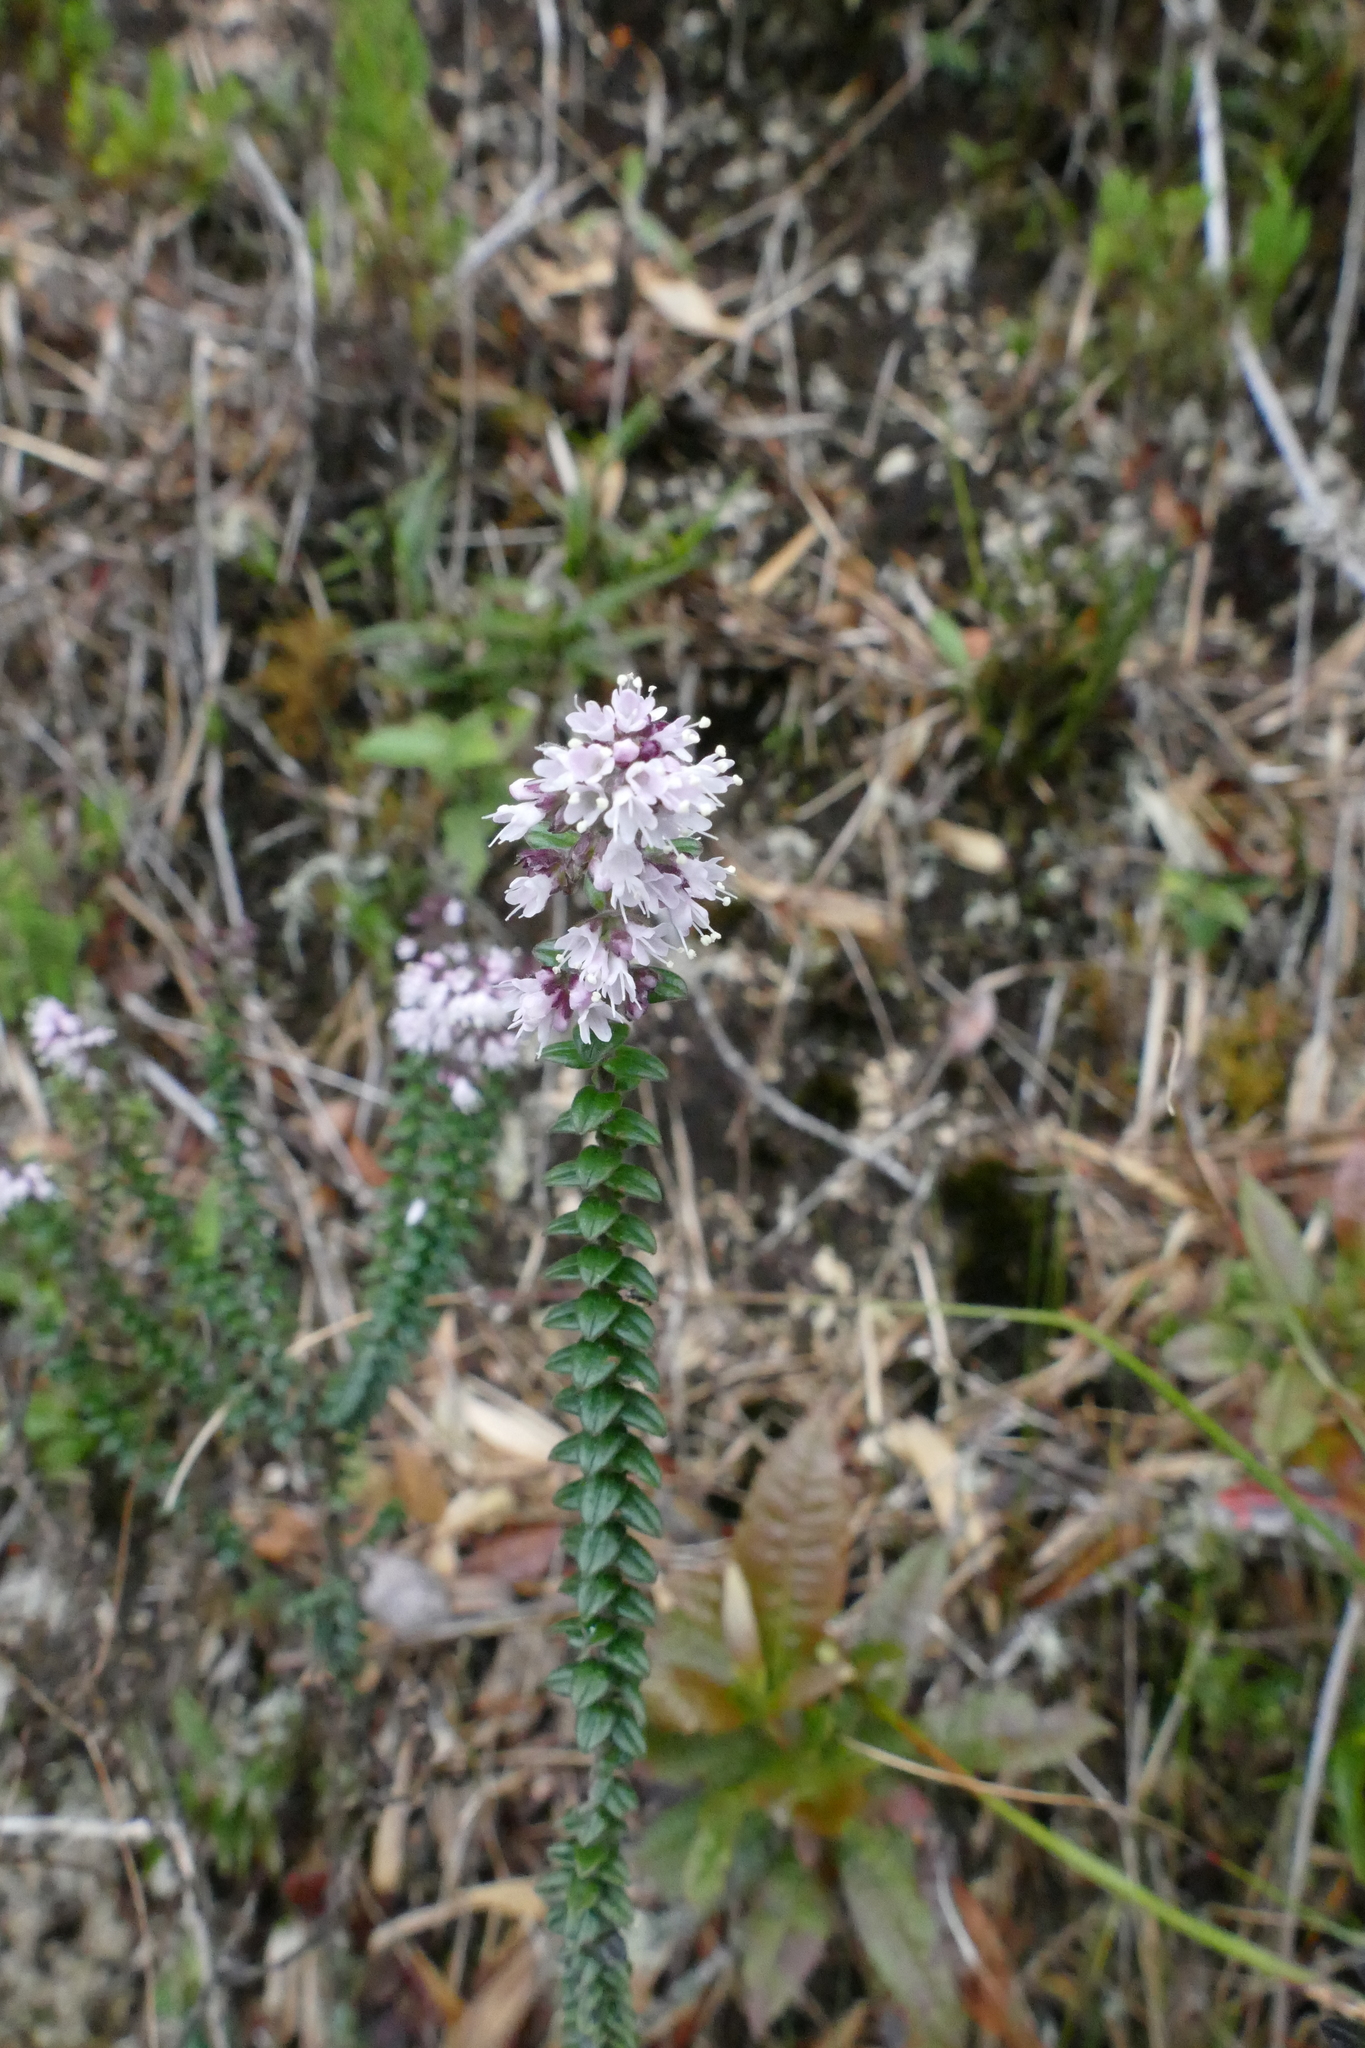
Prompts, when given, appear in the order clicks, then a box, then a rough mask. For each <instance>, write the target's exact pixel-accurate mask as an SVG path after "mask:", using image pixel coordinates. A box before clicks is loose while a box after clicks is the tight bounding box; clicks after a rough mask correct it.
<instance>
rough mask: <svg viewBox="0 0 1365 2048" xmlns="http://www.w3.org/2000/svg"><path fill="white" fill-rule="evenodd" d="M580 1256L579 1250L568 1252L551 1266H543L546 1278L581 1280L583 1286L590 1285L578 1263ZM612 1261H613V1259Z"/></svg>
mask: <svg viewBox="0 0 1365 2048" xmlns="http://www.w3.org/2000/svg"><path fill="white" fill-rule="evenodd" d="M582 1256H583V1254H582V1253H581V1252H570V1253H569V1254H568V1255H567V1257H565V1258H562V1259H556V1260H555V1262H554V1264H553V1265H552V1266H547V1267H546V1268H545V1278H546V1279H547V1280H574V1281H582V1282H583V1283H584V1285H585V1286H586V1285H590V1284H591V1283H590V1282H589V1281H588V1280H587V1279H586V1277H585V1275H584V1272H583V1269H582V1267H581V1266H580V1265H579V1263H578V1262H579V1260H580V1259H581V1258H582ZM614 1263H615V1261H613V1264H614Z"/></svg>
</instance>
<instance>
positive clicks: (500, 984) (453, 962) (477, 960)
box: [389, 897, 518, 1110]
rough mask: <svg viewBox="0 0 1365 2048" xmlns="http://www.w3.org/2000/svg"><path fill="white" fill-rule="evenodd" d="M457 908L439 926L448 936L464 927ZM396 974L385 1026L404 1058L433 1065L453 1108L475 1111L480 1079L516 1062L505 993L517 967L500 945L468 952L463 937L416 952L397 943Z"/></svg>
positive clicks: (407, 942)
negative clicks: (398, 970)
mask: <svg viewBox="0 0 1365 2048" xmlns="http://www.w3.org/2000/svg"><path fill="white" fill-rule="evenodd" d="M464 915H465V913H464V905H463V904H462V903H460V902H458V901H456V899H455V898H453V897H452V898H451V900H450V901H449V902H448V903H447V904H445V906H444V907H443V909H442V911H441V922H442V923H443V924H444V925H445V926H446V927H448V928H449V929H451V930H458V929H459V927H460V926H461V925H462V924H463V923H464ZM397 952H398V958H399V960H400V961H402V962H403V963H404V964H403V968H402V971H401V973H400V974H399V976H398V984H397V987H396V989H395V991H394V1009H393V1015H392V1017H391V1018H390V1020H389V1028H390V1030H391V1031H392V1033H393V1036H394V1039H395V1041H396V1042H397V1044H398V1045H399V1046H400V1047H401V1048H402V1050H403V1051H404V1052H414V1053H420V1054H423V1055H424V1056H426V1057H427V1058H430V1059H434V1060H437V1061H439V1063H440V1074H441V1079H442V1081H443V1082H444V1083H445V1084H446V1086H447V1087H448V1088H449V1090H450V1099H451V1101H452V1102H453V1103H454V1104H455V1107H456V1108H457V1109H461V1110H474V1109H477V1108H478V1107H479V1104H480V1102H481V1101H482V1100H483V1097H482V1096H481V1094H480V1092H479V1087H478V1082H479V1079H480V1077H481V1076H482V1075H484V1074H496V1073H502V1072H505V1070H506V1069H507V1068H508V1067H512V1066H515V1065H516V1063H517V1058H518V1051H517V1040H516V1035H515V1033H514V1032H513V1031H512V1030H511V1028H510V1025H511V1016H512V998H511V996H510V995H509V994H508V993H507V990H508V988H509V985H510V981H511V977H512V976H513V974H514V973H515V972H516V968H517V965H518V961H517V956H516V955H515V953H509V952H508V951H507V949H506V947H504V946H489V947H487V948H486V949H485V950H484V951H482V952H475V950H474V948H473V947H472V946H470V945H468V944H467V943H466V942H465V941H464V940H463V939H455V938H442V939H441V940H440V941H439V942H438V943H436V944H434V945H428V946H423V945H421V944H420V943H419V941H418V940H416V939H400V940H399V942H398V947H397Z"/></svg>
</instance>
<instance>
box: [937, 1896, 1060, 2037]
mask: <svg viewBox="0 0 1365 2048" xmlns="http://www.w3.org/2000/svg"><path fill="white" fill-rule="evenodd" d="M953 1898H954V1901H955V1902H956V1905H957V1910H958V1913H959V1914H960V1916H961V1919H962V1924H963V1926H964V1927H965V1928H966V1930H967V1932H968V1934H969V1935H970V1936H971V1938H972V1941H973V1942H974V1943H975V1946H976V1952H977V1955H978V1956H979V1957H980V1967H979V1968H978V1969H975V1970H969V1971H967V1972H966V1973H965V1974H964V1976H963V1978H962V1980H961V1982H960V1984H959V1986H958V1992H959V1995H960V1997H961V1999H962V2004H963V2006H964V2008H965V2010H966V2012H967V2014H968V2016H969V2017H970V2018H971V2019H974V2020H975V2021H976V2024H977V2025H978V2026H979V2027H980V2029H981V2031H982V2033H983V2034H984V2035H986V2037H987V2039H988V2040H995V2041H1002V2042H1003V2043H1004V2044H1005V2048H1042V2042H1041V2041H1040V2040H1039V2038H1038V2034H1037V2030H1036V2029H1035V2027H1034V2024H1033V2021H1032V2020H1031V2019H1030V2018H1029V2015H1028V2008H1027V2006H1026V2004H1025V2002H1024V1995H1023V1992H1022V1991H1021V1990H1020V1989H1019V1986H1018V1984H1017V1983H1016V1981H1015V1976H1014V1965H1013V1963H1012V1961H1011V1959H1010V1953H1009V1950H1008V1949H1007V1948H1006V1947H1005V1944H1004V1942H1003V1941H1002V1940H1001V1938H1000V1930H999V1928H998V1927H997V1926H996V1924H995V1922H994V1920H993V1919H992V1918H991V1916H990V1914H989V1913H988V1912H987V1911H986V1908H985V1907H984V1906H983V1905H982V1903H981V1901H980V1899H978V1897H977V1896H976V1893H975V1892H974V1891H972V1889H971V1887H970V1886H969V1885H966V1884H964V1883H963V1881H962V1879H961V1878H960V1877H955V1878H954V1879H953Z"/></svg>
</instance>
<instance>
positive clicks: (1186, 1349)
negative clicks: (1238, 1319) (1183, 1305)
mask: <svg viewBox="0 0 1365 2048" xmlns="http://www.w3.org/2000/svg"><path fill="white" fill-rule="evenodd" d="M1161 1362H1162V1364H1163V1365H1164V1366H1165V1368H1166V1370H1167V1372H1172V1373H1174V1374H1175V1376H1176V1378H1177V1379H1178V1380H1189V1381H1191V1382H1192V1383H1193V1384H1194V1385H1196V1386H1202V1385H1204V1384H1205V1383H1206V1382H1208V1381H1212V1380H1221V1379H1225V1378H1226V1377H1227V1375H1228V1374H1229V1373H1230V1372H1236V1371H1237V1369H1238V1367H1239V1366H1241V1365H1242V1364H1244V1363H1245V1360H1244V1359H1243V1358H1242V1357H1241V1355H1240V1354H1239V1352H1238V1348H1237V1340H1236V1338H1235V1336H1234V1334H1233V1332H1232V1331H1231V1330H1229V1329H1228V1328H1227V1326H1226V1325H1225V1324H1223V1323H1191V1325H1190V1327H1189V1329H1188V1330H1178V1331H1177V1332H1176V1334H1175V1336H1174V1337H1172V1338H1171V1339H1170V1341H1169V1343H1166V1344H1163V1345H1162V1347H1161Z"/></svg>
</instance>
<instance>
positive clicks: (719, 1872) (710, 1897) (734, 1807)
mask: <svg viewBox="0 0 1365 2048" xmlns="http://www.w3.org/2000/svg"><path fill="white" fill-rule="evenodd" d="M748 1810H749V1802H748V1800H747V1798H746V1797H745V1794H744V1790H743V1788H742V1787H740V1788H739V1789H737V1790H736V1791H733V1792H715V1793H712V1794H710V1796H709V1797H708V1798H706V1799H704V1800H703V1801H702V1803H701V1806H700V1808H699V1809H698V1813H697V1824H696V1828H695V1830H694V1831H693V1835H692V1840H691V1842H690V1843H689V1844H688V1848H687V1854H686V1856H685V1857H684V1859H683V1867H682V1889H683V1897H684V1898H685V1899H686V1900H687V1902H688V1904H689V1905H690V1906H695V1907H696V1908H697V1910H698V1912H701V1913H709V1912H711V1911H712V1909H713V1908H714V1907H716V1906H718V1905H719V1904H720V1901H721V1899H722V1897H723V1896H724V1893H725V1880H726V1878H727V1877H728V1876H729V1875H730V1861H731V1858H732V1857H733V1856H734V1853H735V1841H736V1837H737V1836H738V1834H739V1830H740V1827H741V1825H742V1823H743V1821H744V1817H745V1815H746V1813H747V1812H748Z"/></svg>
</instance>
